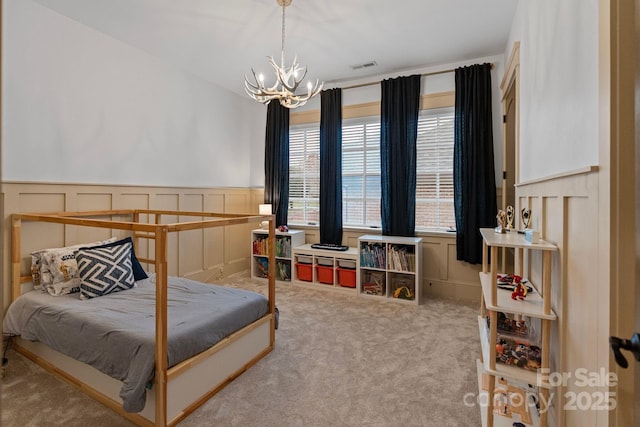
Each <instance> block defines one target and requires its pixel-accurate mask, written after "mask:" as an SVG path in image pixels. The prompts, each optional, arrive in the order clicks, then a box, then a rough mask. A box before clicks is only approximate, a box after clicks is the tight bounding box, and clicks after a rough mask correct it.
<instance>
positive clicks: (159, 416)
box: [155, 226, 169, 426]
mask: <svg viewBox="0 0 640 427" xmlns="http://www.w3.org/2000/svg"><path fill="white" fill-rule="evenodd" d="M167 234H168V228H167V227H166V226H158V227H157V228H156V231H155V243H156V245H155V246H156V248H155V249H156V254H155V257H156V375H155V383H156V414H155V417H156V420H155V421H156V422H155V424H156V426H166V425H167V369H168V363H169V362H168V360H167Z"/></svg>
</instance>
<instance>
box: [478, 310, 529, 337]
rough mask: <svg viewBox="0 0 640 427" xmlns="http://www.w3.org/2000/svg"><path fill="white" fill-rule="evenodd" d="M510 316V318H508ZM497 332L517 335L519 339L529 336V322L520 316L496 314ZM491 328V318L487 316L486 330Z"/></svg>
mask: <svg viewBox="0 0 640 427" xmlns="http://www.w3.org/2000/svg"><path fill="white" fill-rule="evenodd" d="M509 316H511V317H509ZM497 317H498V332H502V333H506V334H511V335H517V336H520V337H528V336H529V321H528V320H527V319H526V317H524V316H522V315H513V314H511V315H507V314H505V313H502V312H500V311H499V312H498V313H497ZM490 326H491V316H489V315H488V314H487V328H489V327H490Z"/></svg>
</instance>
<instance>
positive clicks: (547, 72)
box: [505, 0, 599, 182]
mask: <svg viewBox="0 0 640 427" xmlns="http://www.w3.org/2000/svg"><path fill="white" fill-rule="evenodd" d="M518 40H519V41H520V70H521V71H520V88H521V91H520V180H521V181H523V182H524V181H528V180H532V179H536V178H541V177H546V176H550V175H556V174H559V173H562V172H568V171H573V170H577V169H581V168H584V167H587V166H592V165H597V164H598V119H599V116H598V103H599V99H598V1H597V0H563V1H562V2H558V1H556V0H537V1H522V0H521V1H520V2H519V4H518V10H517V12H516V15H515V18H514V21H513V26H512V29H511V34H510V37H509V42H508V44H507V46H506V47H505V54H506V55H507V56H506V58H508V55H509V53H510V52H511V47H512V46H513V42H514V41H518Z"/></svg>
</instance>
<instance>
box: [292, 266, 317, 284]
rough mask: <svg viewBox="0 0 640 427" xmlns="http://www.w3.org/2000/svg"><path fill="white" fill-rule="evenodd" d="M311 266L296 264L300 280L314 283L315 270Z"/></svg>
mask: <svg viewBox="0 0 640 427" xmlns="http://www.w3.org/2000/svg"><path fill="white" fill-rule="evenodd" d="M311 268H312V267H311V264H301V263H299V262H296V269H297V271H298V280H302V281H305V282H311V281H313V270H312V269H311Z"/></svg>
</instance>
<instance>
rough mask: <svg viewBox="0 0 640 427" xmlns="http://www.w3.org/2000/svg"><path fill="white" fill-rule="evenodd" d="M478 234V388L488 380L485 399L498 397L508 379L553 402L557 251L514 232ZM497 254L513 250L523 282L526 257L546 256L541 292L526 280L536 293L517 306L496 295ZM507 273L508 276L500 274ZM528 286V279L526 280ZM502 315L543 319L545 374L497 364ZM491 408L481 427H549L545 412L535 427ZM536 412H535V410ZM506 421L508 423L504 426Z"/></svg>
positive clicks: (486, 230)
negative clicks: (534, 253)
mask: <svg viewBox="0 0 640 427" xmlns="http://www.w3.org/2000/svg"><path fill="white" fill-rule="evenodd" d="M480 233H481V234H482V238H483V247H482V250H483V251H482V255H483V256H482V272H481V273H480V284H481V286H482V301H481V315H480V316H479V317H478V331H479V335H480V343H481V347H482V361H478V365H477V368H478V387H479V389H482V374H487V375H488V381H487V383H488V384H487V393H488V396H493V395H494V390H495V388H496V378H504V379H506V380H508V381H513V382H516V383H521V384H532V385H534V386H536V387H537V390H539V394H540V395H541V397H542V399H540V400H541V401H543V402H548V400H549V388H550V385H549V383H548V378H547V375H548V368H549V345H550V344H549V341H550V328H551V322H553V321H555V320H557V316H556V314H555V313H554V312H553V310H552V309H551V254H552V253H553V252H555V251H557V250H558V248H557V247H556V246H555V245H553V244H551V243H548V242H545V241H542V240H541V241H539V242H538V243H530V242H527V241H526V240H525V236H524V235H523V234H520V233H517V232H516V231H511V232H508V233H496V232H495V230H494V229H493V228H482V229H480ZM499 248H513V249H514V250H515V258H516V261H519V262H517V263H516V264H517V265H519V271H518V272H516V273H515V274H517V275H519V276H520V277H522V278H523V279H524V275H523V270H524V266H523V264H524V252H525V251H540V252H541V253H542V271H541V277H542V284H541V287H538V286H536V285H535V284H533V283H531V282H530V281H528V280H527V285H529V286H531V287H532V288H533V291H532V292H529V293H528V294H527V296H526V298H525V299H524V300H514V299H512V298H511V291H509V290H503V289H498V282H497V276H498V271H497V264H498V262H497V260H498V249H499ZM489 250H491V253H490V255H491V260H492V261H493V262H492V263H491V265H490V266H489V262H488V260H489ZM501 273H505V272H501ZM524 280H526V279H524ZM486 310H489V313H490V315H489V320H490V322H489V323H490V327H489V328H487V318H486ZM498 312H501V313H505V314H512V315H518V316H526V317H528V318H532V319H540V320H539V322H540V325H541V329H542V330H541V338H540V370H541V372H545V369H546V372H547V373H546V374H544V375H542V374H541V375H539V374H538V373H537V372H534V371H530V370H526V369H524V368H521V367H518V366H513V365H507V364H503V363H497V360H496V359H497V358H496V354H497V349H496V347H497V345H496V344H497V339H498V331H497V324H498ZM486 402H487V403H488V405H487V407H483V408H482V409H481V410H482V425H483V426H484V427H487V426H493V427H495V426H502V425H512V424H513V422H516V421H517V422H522V423H523V424H525V425H527V426H542V427H546V426H547V416H546V414H547V412H546V411H541V413H540V415H539V416H538V414H537V413H535V414H532V415H533V416H532V422H531V423H524V422H523V421H521V420H519V419H511V418H507V417H504V416H501V415H496V414H494V410H493V409H494V408H493V404H494V400H493V399H486ZM532 412H536V411H535V410H534V411H532ZM505 420H506V421H505Z"/></svg>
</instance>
